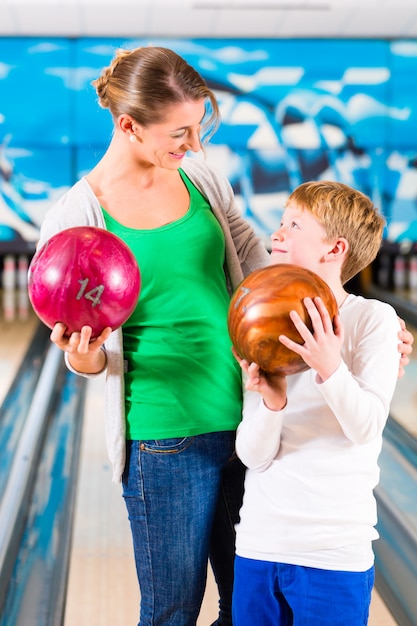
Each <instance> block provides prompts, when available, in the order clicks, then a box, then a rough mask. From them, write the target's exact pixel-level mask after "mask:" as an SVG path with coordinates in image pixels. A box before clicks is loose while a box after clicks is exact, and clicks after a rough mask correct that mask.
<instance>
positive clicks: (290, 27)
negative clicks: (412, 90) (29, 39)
mask: <svg viewBox="0 0 417 626" xmlns="http://www.w3.org/2000/svg"><path fill="white" fill-rule="evenodd" d="M0 36H10V37H19V36H35V37H36V36H49V37H54V36H59V37H100V36H103V37H129V38H130V37H134V38H135V37H190V38H206V37H207V38H208V37H210V38H212V37H214V38H221V37H234V38H239V37H244V38H246V37H254V38H262V37H265V38H270V37H272V38H289V37H291V38H302V37H321V38H358V37H359V38H363V37H371V38H398V37H399V38H414V37H417V1H416V0H0Z"/></svg>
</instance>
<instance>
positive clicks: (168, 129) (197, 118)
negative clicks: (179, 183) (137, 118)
mask: <svg viewBox="0 0 417 626" xmlns="http://www.w3.org/2000/svg"><path fill="white" fill-rule="evenodd" d="M204 116H205V100H204V99H203V100H195V101H187V102H180V103H178V104H173V105H171V106H169V107H168V108H167V111H166V116H165V120H164V121H163V122H160V123H158V124H150V125H149V126H140V127H139V128H138V129H137V130H136V131H135V135H136V136H137V138H138V145H140V147H141V157H142V159H146V160H147V161H148V162H149V163H150V164H152V165H157V166H159V167H164V168H167V169H178V168H179V167H180V166H181V163H182V159H183V158H184V156H185V154H186V153H187V152H188V151H190V150H191V151H192V152H199V151H200V149H201V143H200V128H201V122H202V120H203V118H204Z"/></svg>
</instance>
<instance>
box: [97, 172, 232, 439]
mask: <svg viewBox="0 0 417 626" xmlns="http://www.w3.org/2000/svg"><path fill="white" fill-rule="evenodd" d="M180 174H181V177H182V179H183V181H184V183H185V184H186V186H187V189H188V191H189V195H190V205H189V210H188V212H187V213H186V214H185V215H184V216H183V217H182V218H181V219H179V220H176V221H175V222H172V223H170V224H167V225H165V226H162V227H160V228H155V229H152V230H136V229H131V228H127V227H125V226H123V225H121V224H120V223H118V222H117V221H116V220H114V219H113V218H112V217H111V216H110V215H109V214H108V213H106V212H105V211H103V214H104V218H105V222H106V226H107V228H108V229H109V230H110V231H111V232H113V233H115V234H116V235H118V236H119V237H121V238H122V239H123V240H124V241H125V242H126V243H127V245H128V246H129V247H130V248H131V250H132V251H133V254H134V255H135V257H136V260H137V262H138V265H139V268H140V272H141V279H142V286H141V293H140V296H139V301H138V304H137V307H136V309H135V311H134V312H133V313H132V315H131V317H130V318H129V319H128V321H127V322H126V323H125V324H124V325H123V327H122V330H123V348H124V358H125V370H126V371H125V398H126V400H125V402H126V421H127V438H128V439H137V440H138V439H161V438H170V437H186V436H192V435H198V434H203V433H209V432H218V431H225V430H234V429H236V427H237V425H238V423H239V421H240V419H241V410H242V379H241V372H240V367H239V365H238V364H237V363H236V361H235V359H234V358H233V355H232V353H231V342H230V338H229V334H228V331H227V311H228V306H229V302H230V297H229V294H228V292H227V288H226V278H225V274H224V269H223V266H224V260H225V242H224V235H223V232H222V229H221V227H220V225H219V223H218V221H217V219H216V218H215V216H214V215H213V213H212V211H211V209H210V206H209V204H208V202H207V201H206V199H205V198H204V197H203V196H202V195H201V194H200V192H199V191H198V190H197V189H196V188H195V187H194V185H192V183H191V181H190V180H189V179H188V178H187V177H186V175H185V174H184V172H182V171H181V170H180Z"/></svg>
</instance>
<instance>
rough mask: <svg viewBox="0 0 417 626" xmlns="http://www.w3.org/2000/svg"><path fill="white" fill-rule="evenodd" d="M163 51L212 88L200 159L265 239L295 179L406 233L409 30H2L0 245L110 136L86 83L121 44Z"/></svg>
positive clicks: (411, 68) (414, 187) (30, 237)
mask: <svg viewBox="0 0 417 626" xmlns="http://www.w3.org/2000/svg"><path fill="white" fill-rule="evenodd" d="M149 43H151V44H155V45H163V46H166V47H170V48H173V49H174V50H176V51H177V52H178V53H179V54H181V55H182V56H184V57H185V58H186V59H187V60H188V61H189V62H190V63H191V64H192V65H193V66H194V67H195V68H196V69H197V70H198V71H199V72H200V73H201V74H202V75H203V76H204V77H205V79H206V80H207V82H208V84H209V85H210V86H211V87H212V88H213V89H214V90H215V92H216V94H217V96H218V99H219V103H220V106H221V111H222V119H223V123H222V126H221V128H220V129H219V130H218V131H217V133H216V135H215V137H214V138H213V139H212V141H211V145H210V148H209V150H208V156H207V158H208V159H209V160H210V161H212V162H213V164H215V165H216V167H218V168H220V169H222V171H223V172H224V173H225V174H226V176H228V178H229V180H230V181H231V183H232V185H233V187H234V189H235V192H236V197H237V201H238V203H239V206H240V207H241V210H242V212H243V214H244V215H245V216H246V217H247V218H248V219H249V220H250V221H251V222H252V223H253V224H254V226H255V228H256V229H257V231H258V232H259V233H260V234H261V235H262V236H265V238H266V237H268V236H269V234H270V232H271V231H272V230H274V229H275V228H276V226H277V224H278V222H279V219H280V212H281V210H282V207H283V205H284V203H285V200H286V198H287V196H288V193H289V192H290V191H291V190H292V189H293V188H294V187H295V186H296V185H297V184H299V183H300V182H302V181H304V180H311V179H323V178H328V179H334V180H340V181H343V182H346V183H347V184H350V185H352V186H355V187H357V188H358V189H360V190H362V191H363V192H364V193H366V194H368V195H370V196H371V197H372V198H373V200H374V202H375V203H376V204H377V205H378V206H380V207H381V209H382V211H383V213H384V215H385V216H386V219H387V230H386V239H387V240H388V241H392V242H400V241H404V240H411V241H417V205H416V202H417V93H416V90H415V82H416V75H417V41H383V40H369V41H366V40H355V41H354V40H352V41H350V40H342V41H336V40H311V39H308V40H268V39H266V40H264V39H261V40H253V39H248V40H243V39H242V40H239V39H224V40H222V39H210V40H208V39H205V40H198V39H195V40H194V39H193V40H183V39H174V40H172V39H162V40H161V39H159V40H148V39H137V40H133V39H129V40H119V39H77V40H70V39H37V38H22V39H20V38H19V39H15V38H11V39H7V38H6V39H0V252H1V251H2V250H3V251H4V250H8V249H10V248H15V249H16V251H19V249H20V248H26V249H27V248H28V247H29V248H30V246H33V244H34V242H35V241H36V238H37V232H38V227H39V224H40V223H41V221H42V219H43V216H44V214H45V211H46V210H47V209H48V208H49V206H51V205H52V204H53V202H54V200H55V199H56V198H57V197H59V196H60V195H61V194H62V193H63V192H64V191H65V190H66V189H67V188H68V186H70V185H71V184H72V183H73V182H75V180H76V179H77V178H79V177H80V176H81V175H83V174H84V173H86V172H87V171H88V170H89V169H90V168H91V167H92V166H93V165H94V163H95V162H96V161H97V160H98V159H99V158H100V156H101V155H102V154H103V152H104V150H105V149H106V146H107V145H108V142H109V140H110V137H111V132H112V124H111V118H110V114H109V112H108V111H105V110H102V109H100V107H99V106H98V103H97V98H96V94H95V92H94V89H93V87H92V86H91V81H92V80H93V79H94V78H96V77H97V75H98V74H99V73H100V70H101V68H102V67H104V66H106V65H107V64H108V63H109V61H110V59H111V58H112V56H113V54H114V52H115V50H116V49H117V48H119V47H124V48H131V47H136V46H139V45H147V44H149Z"/></svg>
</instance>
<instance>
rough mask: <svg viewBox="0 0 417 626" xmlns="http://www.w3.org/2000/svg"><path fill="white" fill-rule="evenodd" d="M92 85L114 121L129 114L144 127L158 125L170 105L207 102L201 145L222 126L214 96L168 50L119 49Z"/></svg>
mask: <svg viewBox="0 0 417 626" xmlns="http://www.w3.org/2000/svg"><path fill="white" fill-rule="evenodd" d="M92 85H93V86H94V87H95V89H96V92H97V95H98V98H99V104H100V106H101V107H102V108H104V109H109V110H110V112H111V114H112V117H113V119H114V120H116V119H117V118H118V117H119V116H120V115H122V114H128V115H130V116H131V117H132V118H133V119H134V120H135V121H137V122H138V123H139V124H141V125H142V126H148V125H149V124H158V123H160V122H163V121H164V118H165V115H166V113H167V107H169V106H170V105H172V104H176V103H179V102H186V101H197V100H202V99H205V100H206V115H205V117H204V119H203V122H202V126H201V134H200V140H201V142H202V143H207V142H208V140H209V139H210V137H211V136H212V135H213V134H214V133H215V131H216V130H217V128H218V126H219V124H220V112H219V107H218V104H217V100H216V97H215V95H214V93H213V92H212V91H211V90H210V89H209V87H208V86H207V84H206V82H205V80H204V79H203V78H202V77H201V76H200V74H199V73H198V72H197V71H196V70H195V69H194V68H193V67H191V65H189V64H188V63H187V62H186V61H185V60H184V59H183V58H182V57H180V56H179V55H178V54H176V52H174V51H173V50H170V49H168V48H162V47H158V46H146V47H139V48H136V49H134V50H123V49H119V50H117V52H116V54H115V57H114V58H113V60H112V62H111V63H110V65H109V66H108V67H106V68H105V69H104V70H103V71H102V73H101V75H100V76H99V77H98V78H97V79H96V80H94V81H92Z"/></svg>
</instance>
